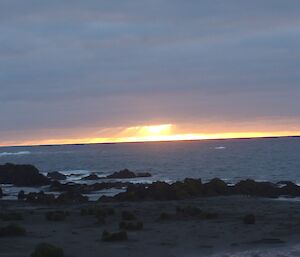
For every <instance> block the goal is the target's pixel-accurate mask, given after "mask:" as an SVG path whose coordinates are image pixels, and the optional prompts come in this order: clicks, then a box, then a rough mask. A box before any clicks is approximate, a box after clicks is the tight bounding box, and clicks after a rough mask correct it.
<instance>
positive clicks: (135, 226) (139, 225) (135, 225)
mask: <svg viewBox="0 0 300 257" xmlns="http://www.w3.org/2000/svg"><path fill="white" fill-rule="evenodd" d="M119 228H120V229H124V230H133V231H134V230H142V229H143V228H144V224H143V222H141V221H137V222H127V221H122V222H120V224H119Z"/></svg>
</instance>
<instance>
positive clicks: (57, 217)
mask: <svg viewBox="0 0 300 257" xmlns="http://www.w3.org/2000/svg"><path fill="white" fill-rule="evenodd" d="M67 216H69V212H66V211H49V212H47V213H46V220H49V221H64V220H65V219H66V218H67Z"/></svg>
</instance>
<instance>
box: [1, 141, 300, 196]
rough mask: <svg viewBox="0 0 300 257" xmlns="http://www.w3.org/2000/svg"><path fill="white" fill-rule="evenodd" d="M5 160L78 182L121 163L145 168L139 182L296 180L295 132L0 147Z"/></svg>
mask: <svg viewBox="0 0 300 257" xmlns="http://www.w3.org/2000/svg"><path fill="white" fill-rule="evenodd" d="M8 162H9V163H15V164H33V165H35V166H36V167H37V168H38V169H39V170H40V171H41V172H44V173H47V172H51V171H60V172H62V173H64V174H66V175H68V181H73V182H81V183H83V182H82V181H80V179H81V178H82V177H84V176H87V175H89V174H90V173H92V172H95V173H97V174H98V175H99V176H106V175H108V174H111V173H112V172H115V171H119V170H121V169H124V168H127V169H130V170H132V171H137V172H145V171H147V172H150V173H151V174H152V175H153V176H152V177H150V178H141V179H131V180H130V181H132V182H143V183H150V182H152V181H157V180H161V181H167V182H173V181H176V180H182V179H184V178H186V177H190V178H201V179H202V180H203V181H208V180H210V179H212V178H214V177H219V178H221V179H223V180H225V181H226V182H227V183H235V182H237V181H239V180H242V179H246V178H252V179H255V180H257V181H272V182H278V181H281V180H290V181H293V182H295V183H300V138H298V137H286V138H260V139H230V140H229V139H228V140H202V141H181V142H178V141H177V142H148V143H120V144H86V145H55V146H31V147H30V146H28V147H27V146H26V147H1V148H0V164H4V163H8ZM94 182H95V181H93V183H94ZM11 190H12V188H11V187H10V191H11ZM15 191H19V189H15Z"/></svg>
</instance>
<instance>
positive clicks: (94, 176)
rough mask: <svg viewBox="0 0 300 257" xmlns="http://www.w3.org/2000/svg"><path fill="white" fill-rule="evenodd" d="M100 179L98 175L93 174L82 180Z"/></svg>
mask: <svg viewBox="0 0 300 257" xmlns="http://www.w3.org/2000/svg"><path fill="white" fill-rule="evenodd" d="M98 179H100V177H98V175H97V174H95V173H91V174H90V175H88V176H86V177H83V178H82V179H81V180H98Z"/></svg>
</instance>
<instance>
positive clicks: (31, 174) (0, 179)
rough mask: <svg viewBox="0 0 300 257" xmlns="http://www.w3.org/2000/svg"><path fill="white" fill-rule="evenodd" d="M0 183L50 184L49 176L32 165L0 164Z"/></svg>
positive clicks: (21, 184) (17, 184)
mask: <svg viewBox="0 0 300 257" xmlns="http://www.w3.org/2000/svg"><path fill="white" fill-rule="evenodd" d="M0 184H14V185H16V186H42V185H48V184H50V180H49V178H47V177H45V176H44V175H42V174H40V173H39V170H38V169H37V168H35V167H34V166H32V165H14V164H10V163H7V164H5V165H0Z"/></svg>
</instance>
